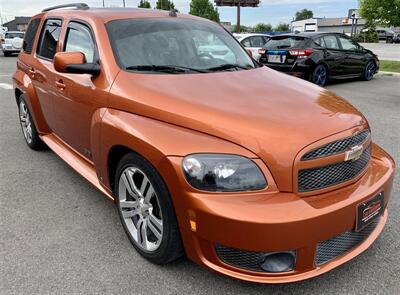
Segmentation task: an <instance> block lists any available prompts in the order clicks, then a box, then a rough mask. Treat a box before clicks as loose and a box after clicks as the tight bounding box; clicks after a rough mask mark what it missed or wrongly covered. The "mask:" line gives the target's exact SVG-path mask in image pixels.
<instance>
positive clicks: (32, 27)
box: [22, 18, 40, 53]
mask: <svg viewBox="0 0 400 295" xmlns="http://www.w3.org/2000/svg"><path fill="white" fill-rule="evenodd" d="M39 24H40V19H39V18H36V19H34V20H32V21H31V22H30V23H29V26H28V29H27V30H26V33H25V39H24V45H23V46H22V49H23V50H24V51H25V52H26V53H31V52H32V47H33V41H34V40H35V36H36V32H37V30H38V28H39Z"/></svg>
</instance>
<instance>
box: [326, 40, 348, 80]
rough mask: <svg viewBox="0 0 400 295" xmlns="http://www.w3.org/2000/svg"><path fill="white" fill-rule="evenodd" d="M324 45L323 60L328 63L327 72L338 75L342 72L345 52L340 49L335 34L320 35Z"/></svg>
mask: <svg viewBox="0 0 400 295" xmlns="http://www.w3.org/2000/svg"><path fill="white" fill-rule="evenodd" d="M322 39H323V42H324V45H325V49H326V51H325V56H324V61H325V62H326V63H327V64H328V67H329V74H330V75H331V76H340V75H343V74H344V61H345V59H346V54H345V52H344V51H343V50H342V49H341V47H340V44H339V40H338V39H337V37H336V35H333V34H332V35H324V36H323V37H322Z"/></svg>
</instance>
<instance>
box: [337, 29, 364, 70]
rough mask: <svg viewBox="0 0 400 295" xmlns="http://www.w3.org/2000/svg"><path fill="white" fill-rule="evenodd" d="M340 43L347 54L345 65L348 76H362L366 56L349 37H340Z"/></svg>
mask: <svg viewBox="0 0 400 295" xmlns="http://www.w3.org/2000/svg"><path fill="white" fill-rule="evenodd" d="M339 42H340V45H341V48H342V50H343V51H344V52H345V54H346V58H345V61H344V64H343V66H344V71H345V73H346V75H359V74H361V73H362V71H363V68H364V59H365V57H364V54H363V53H362V52H361V51H360V50H359V47H358V46H357V44H356V43H354V42H353V41H352V40H351V39H350V38H348V37H347V36H339Z"/></svg>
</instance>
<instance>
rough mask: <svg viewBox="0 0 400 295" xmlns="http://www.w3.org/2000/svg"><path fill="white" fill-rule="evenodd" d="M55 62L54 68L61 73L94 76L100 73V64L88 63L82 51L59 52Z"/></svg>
mask: <svg viewBox="0 0 400 295" xmlns="http://www.w3.org/2000/svg"><path fill="white" fill-rule="evenodd" d="M53 64H54V69H55V70H56V71H57V72H60V73H70V74H90V75H93V76H97V75H98V74H100V65H99V64H97V63H87V62H86V58H85V55H84V54H83V53H82V52H57V53H56V54H55V56H54V61H53Z"/></svg>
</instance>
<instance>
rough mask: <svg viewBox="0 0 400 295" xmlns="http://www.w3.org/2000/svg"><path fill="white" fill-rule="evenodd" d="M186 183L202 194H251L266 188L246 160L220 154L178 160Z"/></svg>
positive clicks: (250, 163)
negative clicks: (243, 192)
mask: <svg viewBox="0 0 400 295" xmlns="http://www.w3.org/2000/svg"><path fill="white" fill-rule="evenodd" d="M182 167H183V172H184V174H185V177H186V179H187V181H188V182H189V183H190V184H191V185H192V186H193V187H195V188H197V189H200V190H205V191H223V192H232V191H252V190H260V189H263V188H265V187H266V186H267V181H266V180H265V177H264V175H263V173H262V172H261V170H260V168H258V166H257V165H256V164H255V163H254V162H253V161H251V160H250V159H247V158H244V157H241V156H235V155H222V154H194V155H189V156H187V157H185V158H184V159H183V161H182Z"/></svg>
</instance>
